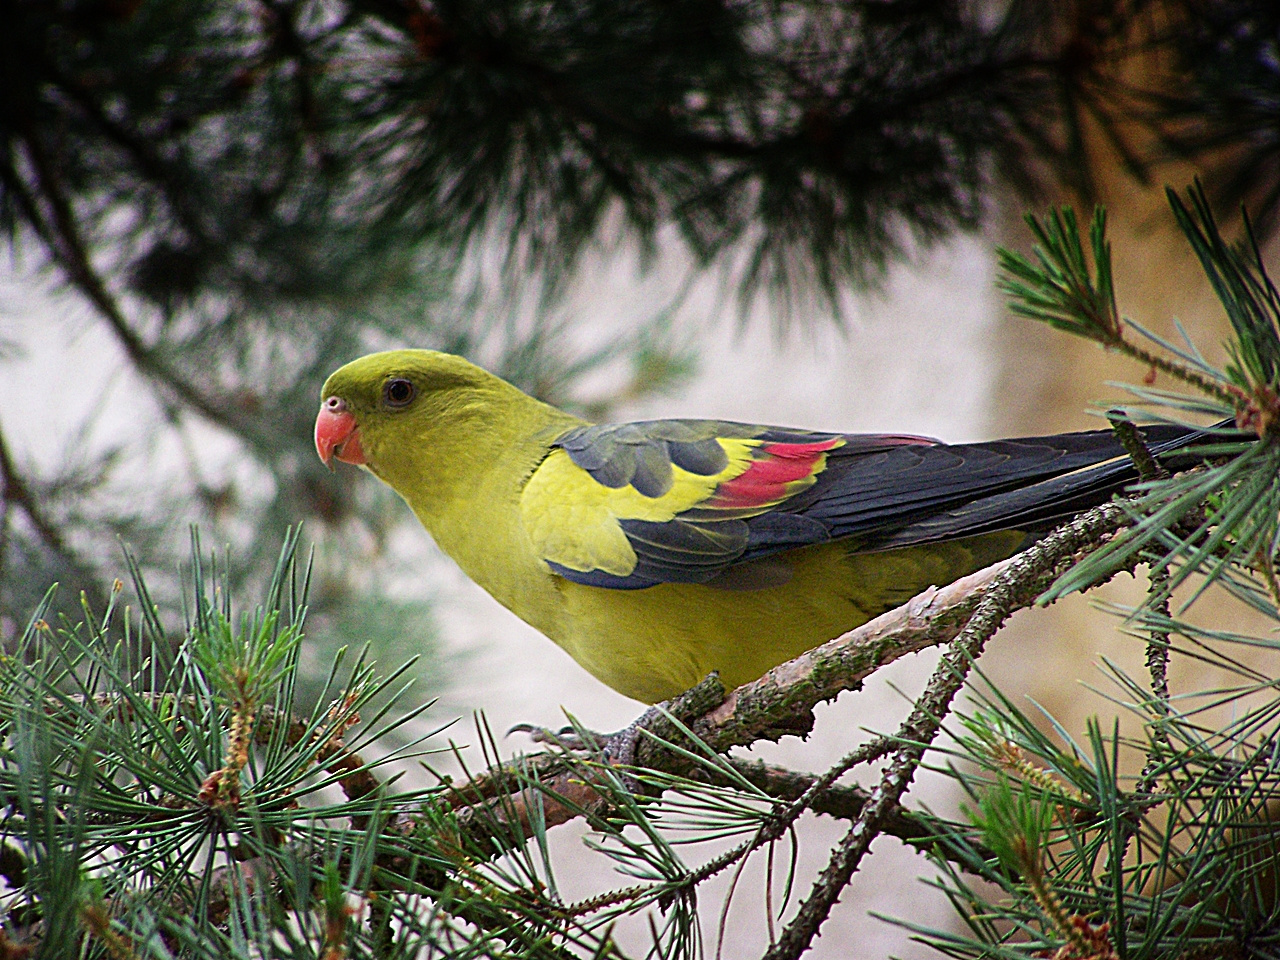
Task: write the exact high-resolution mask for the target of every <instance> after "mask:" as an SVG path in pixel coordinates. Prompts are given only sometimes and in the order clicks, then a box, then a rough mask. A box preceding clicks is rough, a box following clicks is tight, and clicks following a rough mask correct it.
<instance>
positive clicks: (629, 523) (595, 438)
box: [521, 420, 934, 589]
mask: <svg viewBox="0 0 1280 960" xmlns="http://www.w3.org/2000/svg"><path fill="white" fill-rule="evenodd" d="M933 442H934V441H931V440H926V439H924V438H921V437H896V436H841V435H839V434H823V433H811V432H808V431H802V430H783V429H775V428H768V427H759V426H753V425H750V424H741V423H728V422H724V421H711V420H654V421H647V422H641V423H625V424H604V425H599V426H587V427H579V428H576V429H574V430H571V431H569V432H568V433H566V434H564V435H563V436H561V437H559V438H558V439H557V440H556V441H555V443H554V445H553V447H552V449H551V452H550V454H549V455H548V456H547V457H546V459H544V460H543V461H542V463H541V464H540V465H539V466H538V467H537V469H536V470H535V471H534V472H533V474H532V475H531V476H530V477H529V480H528V481H527V483H526V485H525V487H524V491H523V493H522V495H521V512H522V517H523V521H524V525H525V529H526V531H527V532H528V534H529V537H530V539H531V540H532V542H533V545H534V548H535V549H536V550H537V551H538V553H539V555H540V556H541V557H542V558H543V559H544V560H545V561H546V562H547V564H548V565H549V566H550V568H551V569H552V570H553V571H554V572H556V573H558V574H560V575H561V576H563V577H566V578H567V579H570V580H574V581H576V582H578V583H587V584H591V585H594V586H604V587H615V588H622V589H634V588H638V587H648V586H652V585H654V584H657V583H704V582H707V581H709V580H712V579H714V578H715V577H717V576H718V575H720V574H721V573H722V572H723V571H724V570H725V569H726V568H727V567H729V566H730V565H732V564H734V563H735V562H737V561H740V560H742V559H743V558H744V556H745V555H746V554H747V552H748V551H749V550H750V549H751V548H752V546H753V544H758V545H763V543H764V542H765V541H767V540H768V539H769V537H770V535H771V531H772V527H773V526H776V524H773V525H771V523H770V521H769V519H768V518H769V516H770V515H771V513H772V512H773V511H775V510H776V509H777V508H779V507H780V506H783V505H785V504H787V503H788V502H789V501H791V500H794V499H795V498H796V497H797V496H798V495H799V494H801V493H803V492H805V491H807V490H809V489H811V488H812V487H813V486H814V485H815V483H817V482H818V480H819V478H820V477H821V476H822V474H823V471H824V470H825V469H826V466H827V462H828V457H829V456H830V454H831V452H832V451H835V450H839V451H841V453H846V454H847V453H863V454H871V453H874V452H877V451H883V450H888V449H892V448H893V447H894V446H898V445H902V444H931V443H933ZM787 525H788V528H789V529H788V532H787V539H786V542H785V543H781V542H780V545H779V546H778V548H777V549H784V548H785V547H786V546H800V545H803V544H808V543H818V542H821V541H824V540H827V539H830V534H829V532H828V531H827V529H826V527H825V526H823V525H822V524H821V523H817V522H808V521H806V520H804V519H803V518H801V517H799V516H798V515H793V516H792V517H790V518H789V520H788V523H787Z"/></svg>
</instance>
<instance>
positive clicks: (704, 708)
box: [603, 673, 725, 795]
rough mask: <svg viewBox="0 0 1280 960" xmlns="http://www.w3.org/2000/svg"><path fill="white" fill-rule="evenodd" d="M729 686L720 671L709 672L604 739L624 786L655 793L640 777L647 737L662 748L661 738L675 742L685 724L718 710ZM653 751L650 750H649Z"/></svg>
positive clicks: (606, 755) (635, 791)
mask: <svg viewBox="0 0 1280 960" xmlns="http://www.w3.org/2000/svg"><path fill="white" fill-rule="evenodd" d="M724 698H725V689H724V684H722V683H721V682H720V675H719V674H718V673H712V674H709V675H708V676H707V677H706V678H704V679H703V680H701V681H700V682H699V683H697V684H695V685H694V686H692V687H690V688H689V689H688V690H686V691H685V692H684V693H682V694H680V695H679V696H678V697H672V698H671V699H670V700H664V701H663V702H662V703H659V704H655V705H654V706H652V707H650V708H649V709H648V710H646V711H645V712H644V713H642V714H640V716H639V717H637V718H636V719H635V721H634V722H632V723H630V724H629V725H627V726H626V727H625V728H623V729H622V730H619V731H618V732H617V733H614V734H610V735H609V737H608V738H607V739H606V740H605V742H604V749H603V755H604V758H605V760H606V761H607V762H608V763H609V765H610V766H612V767H613V768H614V769H615V771H617V774H618V776H619V778H620V779H621V780H622V783H623V786H625V787H626V788H627V790H628V791H629V792H630V793H632V794H633V795H640V794H655V793H657V792H660V791H657V790H655V789H654V788H653V787H652V786H651V785H646V784H645V783H643V782H642V781H641V780H640V777H639V776H638V774H639V773H640V772H641V770H642V768H643V767H644V766H645V763H644V762H643V761H646V760H648V759H649V758H648V757H641V756H640V752H641V751H640V747H641V744H642V743H643V742H644V741H645V740H646V738H647V739H648V740H649V741H650V743H651V745H652V746H654V747H658V748H659V749H661V746H662V743H661V741H667V742H671V741H673V740H675V739H676V738H677V737H683V736H685V735H686V729H685V724H687V723H689V722H690V721H692V720H694V719H696V718H697V717H700V716H702V715H703V714H704V713H707V712H708V711H709V710H714V709H715V708H716V707H718V706H720V704H722V703H724ZM645 753H646V754H648V753H649V751H648V750H646V751H645Z"/></svg>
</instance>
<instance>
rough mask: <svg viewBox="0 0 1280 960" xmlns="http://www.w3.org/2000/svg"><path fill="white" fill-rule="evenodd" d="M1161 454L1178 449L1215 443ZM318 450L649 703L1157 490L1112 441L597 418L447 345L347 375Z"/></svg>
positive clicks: (361, 365)
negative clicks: (356, 472)
mask: <svg viewBox="0 0 1280 960" xmlns="http://www.w3.org/2000/svg"><path fill="white" fill-rule="evenodd" d="M1143 437H1144V441H1145V443H1146V444H1147V445H1148V447H1149V449H1150V450H1152V452H1154V453H1158V454H1165V453H1168V452H1170V451H1175V450H1178V449H1179V448H1182V447H1185V446H1187V445H1188V444H1190V443H1192V442H1193V441H1194V439H1195V438H1197V437H1203V433H1200V432H1199V431H1196V430H1193V429H1191V428H1184V427H1178V426H1173V425H1155V426H1149V427H1145V428H1143ZM315 445H316V451H317V453H318V454H319V456H320V459H321V460H322V461H323V462H324V463H325V464H326V465H327V466H329V467H330V469H333V467H332V461H333V460H334V459H337V460H339V461H341V462H343V463H348V464H353V465H356V466H359V467H363V468H364V469H366V470H368V471H369V472H370V473H372V474H373V475H374V476H376V477H377V478H378V479H379V480H381V481H382V482H384V483H386V484H387V485H389V486H390V487H391V488H392V489H393V490H395V492H396V493H398V494H399V495H400V497H401V498H402V499H403V500H404V501H405V502H406V503H407V505H408V506H409V508H410V509H411V510H412V511H413V513H414V514H415V515H416V516H417V518H418V520H419V521H420V522H421V524H422V526H423V527H424V528H426V530H427V532H428V533H430V535H431V536H432V537H433V538H434V540H435V542H436V544H437V545H438V546H439V547H440V548H441V549H442V550H443V551H444V552H445V553H446V554H448V555H449V556H450V557H452V558H453V560H454V561H456V562H457V564H458V566H460V567H461V568H462V570H463V571H464V572H465V573H466V574H467V575H468V576H469V577H470V578H471V579H472V580H474V581H475V582H476V583H478V584H479V585H480V586H481V587H483V588H484V589H485V590H487V591H488V592H489V593H490V594H491V595H492V596H493V597H494V598H496V599H497V600H498V602H499V603H501V604H502V605H503V606H505V607H507V608H508V609H509V610H510V611H512V612H513V613H514V614H516V616H518V617H520V618H521V619H523V620H524V621H526V622H527V623H529V624H531V625H532V626H533V627H534V628H536V629H537V630H539V631H540V632H541V633H543V634H545V635H546V636H547V637H549V638H550V639H551V640H552V641H554V642H555V643H556V644H558V645H559V646H560V647H562V648H563V649H564V650H565V651H566V652H567V653H568V654H569V655H570V656H571V657H572V658H573V659H574V660H575V661H577V662H578V663H579V664H580V665H581V666H582V667H584V668H585V669H586V670H587V671H588V672H589V673H591V674H592V675H594V676H595V677H596V678H598V679H599V680H601V681H603V682H604V683H605V684H607V685H608V686H610V687H612V688H613V689H614V690H617V691H618V692H619V693H622V694H624V695H625V696H627V697H631V698H633V699H636V700H639V701H643V702H646V703H656V702H658V701H662V700H666V699H668V698H670V697H673V696H675V695H676V694H678V693H680V692H682V691H684V690H686V689H688V688H690V687H692V686H693V685H694V684H696V683H698V682H699V681H701V680H702V679H703V678H705V677H706V676H708V675H709V674H710V673H712V672H713V671H718V672H719V675H720V679H721V682H722V683H723V684H724V685H725V687H726V689H733V688H735V687H738V686H740V685H742V684H744V683H747V682H749V681H751V680H754V679H756V678H758V677H760V676H761V675H763V674H764V673H766V672H767V671H769V670H770V669H772V668H773V667H775V666H777V665H778V664H781V663H784V662H786V661H788V660H791V659H793V658H795V657H796V656H798V655H799V654H801V653H803V652H804V651H806V650H809V649H811V648H813V647H815V646H818V645H819V644H822V643H824V642H826V641H828V640H831V639H833V638H835V637H837V636H839V635H841V634H843V633H845V632H847V631H848V630H851V629H853V628H854V627H857V626H859V625H861V624H863V623H866V622H867V621H869V620H871V619H872V618H874V617H876V616H878V615H879V614H881V613H884V612H886V611H888V610H891V609H893V608H895V607H897V606H900V605H901V604H903V603H905V602H906V601H908V600H909V599H911V598H912V597H913V596H915V595H916V594H918V593H920V592H921V591H922V590H924V589H926V588H928V587H929V586H932V585H943V584H947V583H950V582H952V581H953V580H956V579H958V578H960V577H962V576H965V575H967V574H969V573H972V572H974V571H976V570H978V569H981V568H982V567H984V566H987V565H989V564H991V563H994V562H996V561H997V560H1001V559H1004V558H1006V557H1009V556H1012V555H1013V554H1015V553H1017V552H1018V551H1019V550H1021V549H1023V548H1025V547H1026V546H1028V545H1029V544H1031V543H1032V542H1034V541H1035V540H1036V539H1037V537H1039V536H1043V534H1044V533H1046V532H1047V531H1048V530H1050V529H1051V528H1052V527H1053V526H1055V525H1056V524H1058V523H1060V522H1062V521H1064V520H1066V519H1069V518H1071V517H1072V516H1074V515H1076V514H1077V513H1079V512H1081V511H1083V510H1085V509H1088V508H1089V507H1092V506H1094V505H1097V504H1099V503H1102V502H1104V501H1106V500H1107V499H1109V498H1110V497H1111V496H1112V494H1114V493H1116V492H1118V491H1120V490H1122V489H1123V488H1124V487H1125V485H1126V484H1129V483H1132V482H1133V481H1134V480H1135V479H1137V470H1136V468H1135V467H1134V465H1133V463H1132V462H1131V461H1130V459H1129V457H1128V454H1127V453H1126V452H1125V449H1124V447H1123V446H1122V445H1121V443H1120V442H1119V441H1118V440H1117V439H1116V437H1115V435H1114V434H1113V433H1112V431H1110V430H1093V431H1086V432H1077V433H1065V434H1058V435H1055V436H1044V437H1022V438H1014V439H1005V440H995V441H988V442H980V443H964V444H947V443H943V442H940V441H938V440H933V439H929V438H927V437H919V436H911V435H899V434H848V433H823V432H816V431H810V430H801V429H790V428H782V427H770V426H761V425H753V424H748V423H737V422H731V421H722V420H696V419H668V420H648V421H640V422H634V423H589V422H587V421H585V420H582V419H580V418H578V417H576V416H573V415H572V414H569V413H566V412H564V411H562V410H559V409H557V408H555V407H553V406H550V405H548V404H546V403H544V402H542V401H540V400H538V399H536V398H534V397H531V396H529V395H527V394H525V393H523V392H522V391H520V390H519V389H517V388H516V387H514V386H512V385H511V384H509V383H507V382H506V381H504V380H502V379H500V378H499V377H497V376H495V375H493V374H491V373H489V372H487V371H485V370H484V369H482V368H481V367H479V366H476V365H474V364H472V363H470V362H469V361H467V360H465V359H463V358H461V357H458V356H454V355H452V354H447V353H442V352H438V351H433V350H392V351H385V352H380V353H373V354H370V355H368V356H364V357H361V358H359V359H357V360H354V361H352V362H350V363H348V364H346V365H345V366H343V367H341V368H339V369H338V370H337V371H335V372H334V373H333V374H332V375H331V376H330V377H329V378H328V380H327V381H326V382H325V384H324V386H323V388H322V390H321V403H320V411H319V414H318V415H317V417H316V423H315ZM1186 456H1190V455H1189V454H1188V455H1186Z"/></svg>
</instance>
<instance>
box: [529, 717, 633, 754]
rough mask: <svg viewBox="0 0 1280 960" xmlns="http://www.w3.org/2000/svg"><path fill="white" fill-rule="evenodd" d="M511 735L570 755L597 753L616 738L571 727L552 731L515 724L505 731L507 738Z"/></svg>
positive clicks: (610, 734)
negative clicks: (526, 737) (527, 738)
mask: <svg viewBox="0 0 1280 960" xmlns="http://www.w3.org/2000/svg"><path fill="white" fill-rule="evenodd" d="M513 733H523V734H527V735H528V737H529V739H530V740H532V741H533V742H534V743H549V744H551V745H552V746H556V747H561V748H562V749H564V750H568V751H569V752H570V753H588V754H590V753H599V752H600V751H601V750H602V749H603V748H604V745H605V744H606V743H608V742H609V740H611V739H612V738H613V737H614V736H616V734H612V733H596V731H594V730H587V729H586V728H584V727H578V726H572V725H571V726H565V727H561V728H560V729H559V730H552V729H551V728H550V727H540V726H538V725H537V724H534V723H517V724H516V725H515V726H513V727H512V728H511V729H510V730H508V731H507V736H508V737H509V736H511V735H512V734H513Z"/></svg>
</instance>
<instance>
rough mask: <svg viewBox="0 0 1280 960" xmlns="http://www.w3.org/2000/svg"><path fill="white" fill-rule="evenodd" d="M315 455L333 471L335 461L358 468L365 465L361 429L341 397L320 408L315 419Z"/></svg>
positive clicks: (323, 404)
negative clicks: (351, 464)
mask: <svg viewBox="0 0 1280 960" xmlns="http://www.w3.org/2000/svg"><path fill="white" fill-rule="evenodd" d="M316 453H318V454H319V455H320V459H321V460H322V461H324V465H325V466H326V467H328V468H329V469H330V470H332V469H333V459H334V457H337V458H338V459H339V460H341V461H342V462H343V463H353V464H355V465H356V466H362V465H363V464H364V463H365V459H364V450H363V449H362V448H361V446H360V428H359V427H357V426H356V418H355V416H354V415H353V414H352V413H351V411H349V410H348V409H347V402H346V401H345V400H343V399H342V398H341V397H329V398H328V399H327V400H325V402H324V403H322V404H321V405H320V413H319V414H317V415H316Z"/></svg>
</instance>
